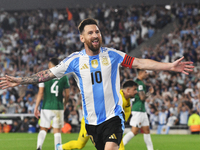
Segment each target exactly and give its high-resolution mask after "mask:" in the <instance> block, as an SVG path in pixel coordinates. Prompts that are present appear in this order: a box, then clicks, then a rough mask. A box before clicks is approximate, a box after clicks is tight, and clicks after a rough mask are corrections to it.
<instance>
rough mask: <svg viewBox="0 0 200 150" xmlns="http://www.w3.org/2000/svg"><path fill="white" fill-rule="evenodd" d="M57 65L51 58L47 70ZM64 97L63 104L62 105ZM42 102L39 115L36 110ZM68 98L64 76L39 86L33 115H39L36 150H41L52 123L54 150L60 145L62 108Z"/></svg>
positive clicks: (67, 87) (66, 82)
mask: <svg viewBox="0 0 200 150" xmlns="http://www.w3.org/2000/svg"><path fill="white" fill-rule="evenodd" d="M58 63H59V61H58V59H57V58H52V59H51V60H50V61H49V63H48V67H49V69H50V68H52V67H54V66H56V65H57V64H58ZM63 95H64V104H63ZM43 96H44V100H43V105H42V109H41V115H40V113H39V110H38V106H39V105H40V102H41V100H42V98H43ZM68 98H69V81H68V77H67V76H64V77H63V78H61V79H57V78H55V79H52V80H49V81H47V82H44V83H40V84H39V91H38V95H37V100H36V106H35V110H34V114H35V116H36V118H38V117H39V115H40V120H41V122H40V132H39V134H38V138H37V150H41V149H42V145H43V142H44V140H45V137H46V133H47V131H48V129H49V127H50V125H51V121H53V123H52V127H53V133H54V144H55V149H56V145H57V144H58V143H61V128H62V126H63V123H64V121H63V120H64V116H63V114H64V110H63V109H64V106H65V105H66V102H67V101H68Z"/></svg>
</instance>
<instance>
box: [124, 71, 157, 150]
mask: <svg viewBox="0 0 200 150" xmlns="http://www.w3.org/2000/svg"><path fill="white" fill-rule="evenodd" d="M137 72H138V76H137V79H136V80H135V82H136V83H137V84H138V89H137V90H138V93H137V94H136V95H135V100H134V101H133V102H132V109H131V111H132V117H131V120H130V125H131V126H132V129H131V131H130V132H128V133H127V134H126V135H125V136H124V138H123V143H124V145H126V144H127V143H128V142H129V141H130V140H131V139H132V138H133V137H134V136H136V135H137V134H138V131H139V128H141V129H142V130H143V131H144V141H145V143H146V146H147V149H148V150H153V144H152V141H151V136H150V129H149V120H148V116H147V113H146V110H145V99H146V97H148V96H149V94H150V93H153V92H154V89H153V88H152V87H151V88H150V90H149V92H148V93H147V92H146V85H145V84H144V82H143V80H144V79H146V78H147V77H148V74H147V72H146V70H142V69H141V70H140V69H137Z"/></svg>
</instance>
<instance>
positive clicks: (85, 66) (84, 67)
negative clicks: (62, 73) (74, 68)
mask: <svg viewBox="0 0 200 150" xmlns="http://www.w3.org/2000/svg"><path fill="white" fill-rule="evenodd" d="M83 69H89V67H88V66H87V65H86V64H84V65H83V66H82V67H81V70H83Z"/></svg>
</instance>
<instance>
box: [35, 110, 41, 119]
mask: <svg viewBox="0 0 200 150" xmlns="http://www.w3.org/2000/svg"><path fill="white" fill-rule="evenodd" d="M34 115H35V117H36V118H37V119H39V116H40V112H39V110H38V109H37V108H35V109H34Z"/></svg>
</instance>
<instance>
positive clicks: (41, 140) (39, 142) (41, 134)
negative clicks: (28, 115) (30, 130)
mask: <svg viewBox="0 0 200 150" xmlns="http://www.w3.org/2000/svg"><path fill="white" fill-rule="evenodd" d="M46 135H47V133H46V131H44V130H40V132H39V133H38V138H37V149H38V148H40V149H42V145H43V143H44V140H45V137H46Z"/></svg>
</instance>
